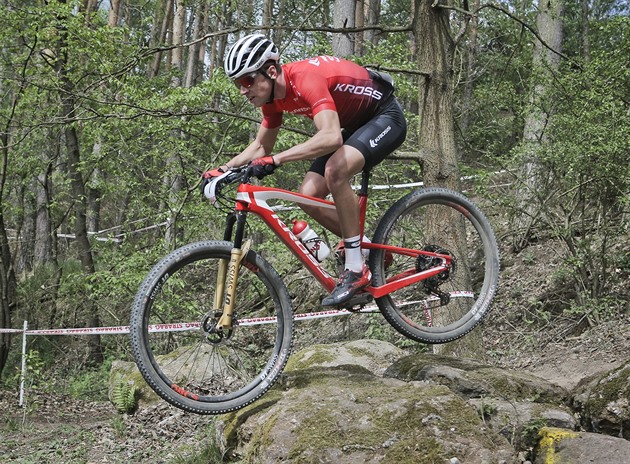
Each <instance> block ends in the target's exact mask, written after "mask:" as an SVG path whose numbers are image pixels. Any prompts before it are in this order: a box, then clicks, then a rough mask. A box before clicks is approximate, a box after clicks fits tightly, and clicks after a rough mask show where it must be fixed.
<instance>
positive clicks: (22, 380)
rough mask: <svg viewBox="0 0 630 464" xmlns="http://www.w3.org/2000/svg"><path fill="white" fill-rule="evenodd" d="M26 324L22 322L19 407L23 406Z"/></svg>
mask: <svg viewBox="0 0 630 464" xmlns="http://www.w3.org/2000/svg"><path fill="white" fill-rule="evenodd" d="M27 329H28V322H27V321H24V331H23V332H22V375H21V376H20V407H22V406H24V382H25V380H26V330H27Z"/></svg>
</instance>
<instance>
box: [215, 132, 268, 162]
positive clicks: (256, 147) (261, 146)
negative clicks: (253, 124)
mask: <svg viewBox="0 0 630 464" xmlns="http://www.w3.org/2000/svg"><path fill="white" fill-rule="evenodd" d="M279 131H280V127H274V128H268V127H265V126H263V125H261V126H260V128H259V129H258V134H256V138H255V139H254V141H253V142H252V143H250V144H249V146H248V147H247V148H245V150H243V151H242V152H241V153H240V154H238V155H236V156H235V157H234V158H232V159H231V160H230V161H228V162H227V163H226V164H225V166H226V167H238V166H243V165H245V164H247V163H249V162H250V161H251V160H253V159H256V158H262V157H263V156H267V155H269V154H271V151H272V150H273V146H274V145H275V144H276V139H277V138H278V132H279ZM221 167H223V166H221Z"/></svg>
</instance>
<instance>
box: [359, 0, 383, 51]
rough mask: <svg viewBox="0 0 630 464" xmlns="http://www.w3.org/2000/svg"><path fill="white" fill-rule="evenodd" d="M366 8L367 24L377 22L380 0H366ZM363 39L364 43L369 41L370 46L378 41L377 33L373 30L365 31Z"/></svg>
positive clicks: (379, 12)
mask: <svg viewBox="0 0 630 464" xmlns="http://www.w3.org/2000/svg"><path fill="white" fill-rule="evenodd" d="M367 9H368V10H367V14H366V17H367V18H366V19H367V24H368V25H369V26H374V25H376V24H378V23H379V22H380V20H381V0H367ZM363 39H364V40H365V43H369V44H370V45H372V46H375V45H376V44H377V43H378V35H377V34H376V33H375V31H374V30H367V31H365V34H363Z"/></svg>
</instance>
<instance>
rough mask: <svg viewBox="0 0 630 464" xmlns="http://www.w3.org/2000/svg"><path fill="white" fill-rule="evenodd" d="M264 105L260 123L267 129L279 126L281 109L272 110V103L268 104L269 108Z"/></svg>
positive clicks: (280, 123)
mask: <svg viewBox="0 0 630 464" xmlns="http://www.w3.org/2000/svg"><path fill="white" fill-rule="evenodd" d="M266 106H267V105H265V106H263V107H262V113H263V120H262V123H261V124H262V125H263V127H266V128H267V129H274V128H276V127H280V126H281V125H282V111H280V112H278V111H275V110H273V105H269V108H267V107H266Z"/></svg>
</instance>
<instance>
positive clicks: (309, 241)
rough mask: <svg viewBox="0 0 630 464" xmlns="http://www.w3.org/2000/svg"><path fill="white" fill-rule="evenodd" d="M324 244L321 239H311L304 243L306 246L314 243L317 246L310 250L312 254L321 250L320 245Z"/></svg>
mask: <svg viewBox="0 0 630 464" xmlns="http://www.w3.org/2000/svg"><path fill="white" fill-rule="evenodd" d="M322 242H323V240H322V239H321V238H319V237H313V238H309V239H308V240H304V241H303V242H302V243H303V244H304V246H306V244H307V243H314V244H315V245H314V246H313V248H312V249H311V248H309V247H306V248H309V250H311V252H316V251H318V250H319V248H320V244H321V243H322Z"/></svg>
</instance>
